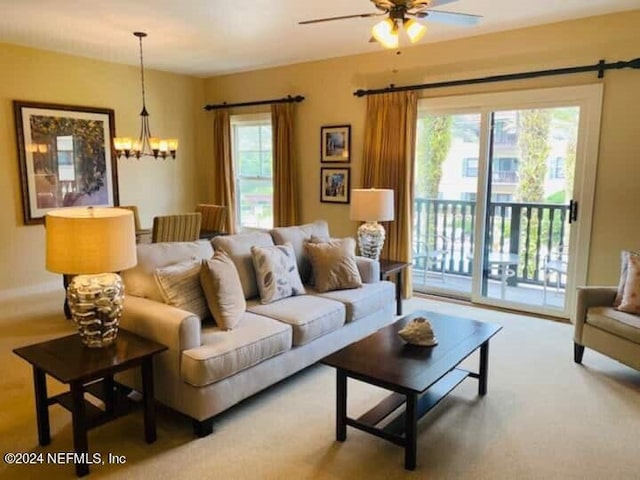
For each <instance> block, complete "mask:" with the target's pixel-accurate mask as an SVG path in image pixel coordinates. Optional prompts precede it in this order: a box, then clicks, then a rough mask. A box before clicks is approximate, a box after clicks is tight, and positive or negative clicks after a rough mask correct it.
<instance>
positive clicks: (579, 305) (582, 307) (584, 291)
mask: <svg viewBox="0 0 640 480" xmlns="http://www.w3.org/2000/svg"><path fill="white" fill-rule="evenodd" d="M617 291H618V288H617V287H578V295H577V298H576V310H575V312H574V316H573V318H572V319H571V320H572V322H573V323H574V324H575V326H576V328H575V335H574V339H575V340H576V341H579V340H580V339H581V338H582V327H583V325H584V322H585V320H586V318H587V310H588V309H589V308H591V307H602V306H613V301H614V299H615V297H616V292H617Z"/></svg>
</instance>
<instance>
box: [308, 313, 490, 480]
mask: <svg viewBox="0 0 640 480" xmlns="http://www.w3.org/2000/svg"><path fill="white" fill-rule="evenodd" d="M419 316H422V317H426V318H427V319H429V321H430V322H431V325H432V327H433V331H434V333H435V335H436V338H437V340H438V344H437V345H435V346H433V347H420V346H415V345H409V344H407V343H406V342H405V341H404V340H402V339H401V338H400V336H399V335H398V331H399V330H401V329H402V328H403V327H404V326H405V325H406V324H407V323H408V322H410V321H411V320H412V319H413V318H416V317H419ZM501 329H502V327H501V326H500V325H495V324H491V323H482V322H478V321H475V320H470V319H466V318H460V317H453V316H449V315H444V314H440V313H434V312H426V311H416V312H413V313H411V314H409V315H407V316H405V317H403V318H401V319H400V320H398V321H397V322H395V323H394V324H392V325H389V326H387V327H385V328H383V329H381V330H379V331H378V332H376V333H374V334H372V335H369V336H368V337H366V338H364V339H362V340H360V341H358V342H356V343H353V344H351V345H349V346H347V347H345V348H343V349H342V350H339V351H337V352H335V353H333V354H331V355H329V356H327V357H325V358H324V359H322V361H321V362H322V363H324V364H325V365H329V366H332V367H335V368H336V372H337V388H336V410H337V411H336V440H338V441H340V442H343V441H345V440H346V438H347V425H348V426H350V427H353V428H357V429H359V430H362V431H364V432H367V433H370V434H372V435H376V436H378V437H380V438H383V439H385V440H388V441H390V442H392V443H394V444H396V445H399V446H402V447H404V449H405V457H404V466H405V468H406V469H407V470H414V469H415V467H416V445H417V423H418V420H419V419H420V418H421V417H422V416H424V415H425V414H426V413H427V412H428V411H429V410H431V409H432V408H433V407H435V406H436V405H437V404H438V402H440V400H442V399H443V398H444V397H445V396H446V395H447V394H449V392H451V391H452V390H453V389H454V388H455V387H456V386H458V385H459V384H460V383H461V382H462V381H463V380H464V379H465V378H467V377H471V378H475V379H477V380H478V394H479V395H481V396H482V395H486V393H487V376H488V372H489V340H490V339H491V337H493V336H494V335H495V334H496V333H498V332H499V331H500V330H501ZM477 349H480V367H479V370H478V372H477V373H475V372H469V371H467V370H464V369H462V368H459V367H458V365H459V364H460V363H461V362H462V361H463V360H464V359H465V358H467V357H468V356H469V355H471V354H472V353H473V352H474V351H476V350H477ZM347 377H350V378H354V379H356V380H360V381H362V382H366V383H369V384H372V385H376V386H378V387H381V388H384V389H387V390H391V391H393V392H395V393H393V394H391V395H390V396H388V397H387V398H385V399H384V400H383V401H382V402H380V403H379V404H378V405H376V406H375V407H374V408H372V409H371V410H369V411H368V412H366V413H365V414H364V415H362V416H360V417H359V418H357V419H354V418H350V417H348V416H347ZM403 405H404V406H405V408H404V411H403V412H402V413H401V414H400V415H398V416H396V417H393V418H392V419H391V420H390V421H388V423H386V424H384V426H380V424H382V423H383V421H385V420H386V419H387V418H391V417H390V414H391V413H393V412H395V411H396V410H398V409H399V407H401V406H403Z"/></svg>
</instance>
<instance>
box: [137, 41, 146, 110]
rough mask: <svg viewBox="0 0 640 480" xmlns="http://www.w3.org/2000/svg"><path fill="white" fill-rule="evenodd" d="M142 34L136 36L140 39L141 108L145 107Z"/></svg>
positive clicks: (144, 108)
mask: <svg viewBox="0 0 640 480" xmlns="http://www.w3.org/2000/svg"><path fill="white" fill-rule="evenodd" d="M142 38H143V37H142V35H140V36H139V37H138V40H140V83H141V84H142V110H146V109H147V105H146V103H145V94H144V61H143V59H142Z"/></svg>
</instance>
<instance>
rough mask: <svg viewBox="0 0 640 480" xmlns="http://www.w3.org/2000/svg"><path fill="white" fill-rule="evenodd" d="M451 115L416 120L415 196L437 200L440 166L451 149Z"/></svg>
mask: <svg viewBox="0 0 640 480" xmlns="http://www.w3.org/2000/svg"><path fill="white" fill-rule="evenodd" d="M451 125H452V116H451V115H428V116H426V117H422V118H420V119H419V120H418V143H417V151H416V196H417V197H426V198H438V189H439V187H440V180H441V179H442V164H443V163H444V161H445V159H446V158H447V155H448V154H449V149H450V148H451V138H452V135H451Z"/></svg>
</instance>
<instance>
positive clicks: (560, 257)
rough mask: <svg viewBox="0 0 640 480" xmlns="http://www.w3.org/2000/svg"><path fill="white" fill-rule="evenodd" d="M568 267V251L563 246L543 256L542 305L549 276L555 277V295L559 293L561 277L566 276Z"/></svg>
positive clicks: (544, 300)
mask: <svg viewBox="0 0 640 480" xmlns="http://www.w3.org/2000/svg"><path fill="white" fill-rule="evenodd" d="M568 265H569V249H568V247H565V246H563V245H560V246H559V247H558V248H557V249H554V250H552V251H551V252H549V254H548V255H546V256H545V258H544V262H543V264H542V274H543V277H544V278H543V286H542V288H543V295H542V302H543V304H546V303H547V289H548V287H549V281H550V279H551V276H553V275H555V287H556V293H559V292H560V286H561V285H562V277H563V276H565V277H566V275H567V268H568Z"/></svg>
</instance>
